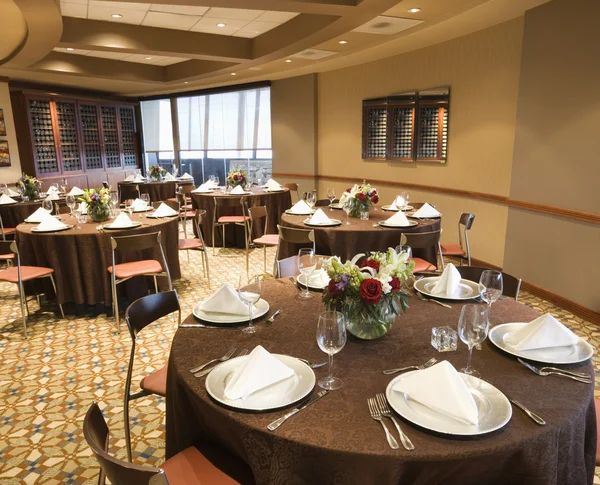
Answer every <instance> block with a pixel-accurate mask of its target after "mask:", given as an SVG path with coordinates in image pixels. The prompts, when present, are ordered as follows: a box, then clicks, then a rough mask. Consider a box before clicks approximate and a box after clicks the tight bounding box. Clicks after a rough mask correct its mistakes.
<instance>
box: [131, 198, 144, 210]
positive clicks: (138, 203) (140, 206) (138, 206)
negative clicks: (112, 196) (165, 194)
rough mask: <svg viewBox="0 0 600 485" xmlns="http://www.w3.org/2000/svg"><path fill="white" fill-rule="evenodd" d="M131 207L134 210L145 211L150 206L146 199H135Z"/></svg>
mask: <svg viewBox="0 0 600 485" xmlns="http://www.w3.org/2000/svg"><path fill="white" fill-rule="evenodd" d="M131 208H132V210H133V211H134V212H135V211H144V210H146V209H147V208H148V204H146V201H144V200H142V199H135V200H134V201H133V204H131Z"/></svg>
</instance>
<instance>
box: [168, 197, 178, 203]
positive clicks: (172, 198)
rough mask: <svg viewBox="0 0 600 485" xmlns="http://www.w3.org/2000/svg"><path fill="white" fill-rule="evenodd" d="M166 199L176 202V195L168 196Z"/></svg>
mask: <svg viewBox="0 0 600 485" xmlns="http://www.w3.org/2000/svg"><path fill="white" fill-rule="evenodd" d="M167 200H169V201H171V202H177V197H169V198H168V199H167Z"/></svg>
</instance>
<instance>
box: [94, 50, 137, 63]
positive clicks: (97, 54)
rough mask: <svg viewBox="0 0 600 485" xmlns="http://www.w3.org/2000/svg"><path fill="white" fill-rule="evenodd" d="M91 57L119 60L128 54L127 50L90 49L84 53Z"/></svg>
mask: <svg viewBox="0 0 600 485" xmlns="http://www.w3.org/2000/svg"><path fill="white" fill-rule="evenodd" d="M86 55H87V56H91V57H101V58H102V59H115V60H117V61H120V60H121V59H124V58H125V57H128V56H130V55H131V54H129V53H128V52H111V51H90V52H88V53H87V54H86Z"/></svg>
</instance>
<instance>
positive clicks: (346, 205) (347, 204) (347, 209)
mask: <svg viewBox="0 0 600 485" xmlns="http://www.w3.org/2000/svg"><path fill="white" fill-rule="evenodd" d="M342 209H344V212H345V213H346V225H347V226H349V225H350V212H352V206H351V205H350V201H349V200H347V201H346V202H345V203H344V205H343V206H342Z"/></svg>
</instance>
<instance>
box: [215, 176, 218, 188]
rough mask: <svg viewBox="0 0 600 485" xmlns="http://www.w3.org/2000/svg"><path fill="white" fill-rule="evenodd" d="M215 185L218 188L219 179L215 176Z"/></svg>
mask: <svg viewBox="0 0 600 485" xmlns="http://www.w3.org/2000/svg"><path fill="white" fill-rule="evenodd" d="M215 184H217V187H218V186H219V177H218V176H217V175H215Z"/></svg>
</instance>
